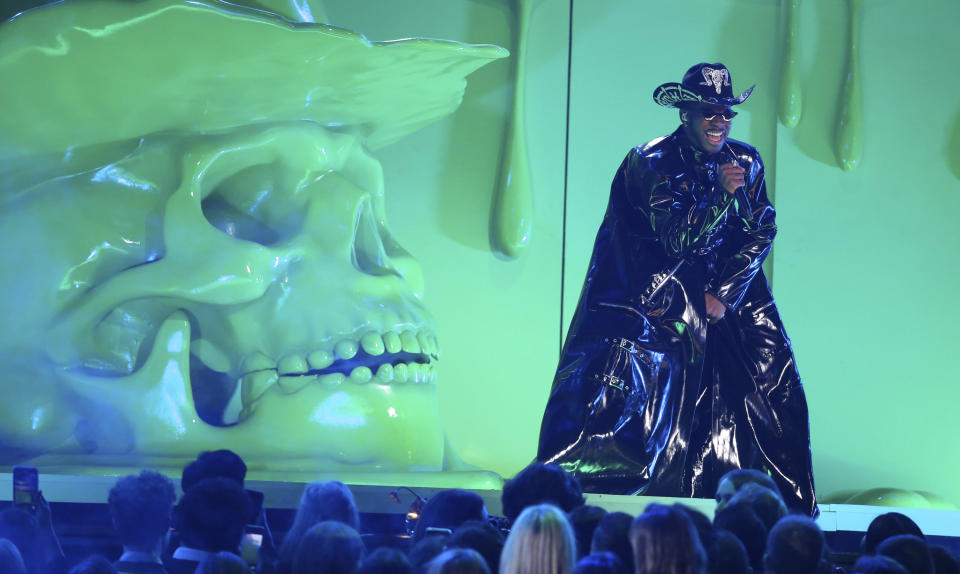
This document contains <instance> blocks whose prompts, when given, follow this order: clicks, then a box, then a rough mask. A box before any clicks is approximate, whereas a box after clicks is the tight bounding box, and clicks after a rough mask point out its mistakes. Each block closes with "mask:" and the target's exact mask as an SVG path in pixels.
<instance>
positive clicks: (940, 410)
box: [4, 0, 960, 504]
mask: <svg viewBox="0 0 960 574" xmlns="http://www.w3.org/2000/svg"><path fill="white" fill-rule="evenodd" d="M532 5H533V6H534V9H533V12H532V17H531V20H530V29H529V36H528V42H529V44H528V53H527V55H526V57H527V58H528V59H527V77H526V78H523V79H522V81H525V82H526V96H527V99H526V102H525V115H526V127H527V144H528V151H529V158H530V168H531V171H532V174H531V175H532V177H531V179H532V182H533V186H534V194H535V197H534V219H533V221H534V223H533V239H532V242H531V244H530V246H529V247H528V248H527V250H526V252H525V254H524V255H523V256H522V257H521V258H520V259H518V260H516V261H506V260H503V259H501V258H498V257H497V256H495V255H493V254H492V253H491V251H490V245H489V237H488V220H489V211H490V204H491V199H492V195H493V187H494V184H495V181H496V174H497V165H498V159H499V157H498V156H499V149H500V146H501V139H502V136H503V130H504V127H505V114H506V110H508V109H509V99H510V93H511V90H510V86H511V84H510V82H511V76H510V72H511V70H510V65H509V64H508V63H507V62H500V63H495V64H492V65H489V66H487V67H485V68H483V69H481V70H479V71H478V72H476V73H474V74H472V75H471V76H470V77H469V78H468V87H467V94H466V97H465V99H464V102H463V106H462V107H461V109H460V110H459V111H458V112H457V113H456V114H454V115H453V116H451V117H449V118H447V119H445V120H443V121H441V122H438V123H436V124H433V125H431V126H429V127H427V128H426V129H424V130H421V131H420V132H418V133H416V134H413V135H412V136H408V137H406V138H404V139H403V140H402V141H401V142H399V143H397V144H393V145H391V146H389V147H387V148H384V149H382V150H379V151H378V152H377V153H376V154H375V155H376V157H378V158H379V159H380V161H381V162H382V164H383V166H384V172H385V181H386V189H387V191H386V194H387V214H388V217H389V219H390V224H391V227H392V228H393V230H394V231H395V233H396V235H397V237H398V238H399V240H400V242H401V243H402V244H403V245H404V246H405V247H406V248H407V249H409V250H410V252H411V253H413V255H414V256H415V257H416V258H417V259H418V260H419V261H420V263H421V264H422V265H423V269H424V277H425V279H426V291H425V303H426V304H427V306H428V307H429V308H430V309H431V310H432V311H433V313H434V314H435V315H436V317H437V321H438V328H439V331H438V334H439V338H440V344H441V347H442V349H443V354H442V361H441V364H440V367H439V370H438V384H439V385H440V401H441V415H442V419H443V422H444V425H445V428H446V431H447V433H448V434H449V437H450V440H451V442H452V444H453V445H454V446H455V447H456V449H457V451H458V452H459V454H460V455H461V456H462V457H463V458H464V459H466V460H467V461H468V462H470V463H473V464H475V465H477V466H480V467H483V468H487V469H490V470H494V471H496V472H498V473H500V474H502V475H505V476H511V475H513V474H514V473H515V472H516V471H518V470H519V469H520V468H522V467H523V466H524V465H526V464H527V463H528V462H530V461H531V460H532V459H533V457H534V455H535V452H536V445H537V438H538V432H539V425H540V417H541V415H542V411H543V406H544V403H545V401H546V398H547V394H548V392H549V389H550V385H551V381H552V377H553V371H554V369H555V367H556V360H557V356H558V351H559V345H560V342H561V332H562V331H565V329H566V326H567V323H568V322H569V318H570V316H571V313H572V311H573V309H574V306H575V305H576V301H577V297H578V295H579V291H580V286H581V283H582V280H583V276H584V272H585V268H586V265H587V262H588V260H589V255H590V251H591V249H592V244H593V238H594V234H595V232H596V229H597V226H598V225H599V223H600V219H601V217H602V214H603V210H604V209H605V206H606V201H607V193H608V189H609V183H610V180H611V178H612V176H613V172H614V170H615V169H616V168H617V166H618V165H619V163H620V161H621V159H622V158H623V156H624V155H625V154H626V152H627V151H628V150H629V148H630V147H632V146H634V145H638V144H642V143H644V142H645V141H647V140H649V139H652V138H654V137H657V136H659V135H663V134H665V133H668V132H669V131H671V130H673V129H674V127H675V126H676V123H677V116H676V113H675V112H674V111H672V110H665V109H662V108H659V107H658V106H656V105H655V104H653V102H652V100H651V97H650V96H651V93H652V91H653V89H654V88H655V87H656V86H657V85H658V84H660V83H662V82H666V81H679V79H680V78H681V76H682V74H683V71H684V70H685V69H686V68H687V67H688V66H690V65H692V64H694V63H696V62H698V61H712V62H713V61H723V62H724V63H725V64H726V65H727V66H728V67H729V68H730V69H731V72H732V74H733V79H734V89H735V90H737V91H740V90H743V89H746V88H747V87H748V86H749V85H750V84H752V83H754V82H755V83H757V84H758V88H757V90H756V92H755V93H754V95H753V96H752V97H751V98H750V100H749V101H748V102H747V103H746V104H745V105H744V106H742V108H741V115H740V116H738V118H737V119H736V120H735V122H734V124H735V125H734V129H733V133H732V136H733V137H735V138H737V139H742V140H746V141H748V142H750V143H752V144H753V145H756V146H757V147H758V148H759V149H760V152H761V153H762V154H763V156H764V158H765V160H766V163H767V169H768V172H767V173H768V185H769V187H770V190H771V192H772V193H771V195H772V196H774V197H775V204H776V207H777V209H778V214H779V217H778V223H779V225H780V233H779V236H778V238H777V242H776V248H775V251H774V256H773V264H772V271H773V279H774V293H775V295H776V297H777V300H778V303H779V306H780V311H781V314H782V316H783V318H784V321H785V323H786V325H787V328H788V331H789V333H790V335H791V337H792V338H793V342H794V347H795V351H796V356H797V361H798V366H799V368H800V373H801V375H802V377H803V380H804V384H805V388H806V391H807V396H808V400H809V403H810V410H811V427H812V433H813V436H812V442H813V455H814V466H815V473H816V478H817V486H818V491H819V492H820V494H821V495H823V494H828V493H830V492H833V491H837V490H849V489H856V490H860V489H865V488H870V487H876V486H888V487H899V488H908V489H919V490H927V491H931V492H934V493H937V494H939V495H942V496H944V497H946V498H948V499H950V500H952V501H953V502H954V503H957V504H960V482H957V480H956V479H955V477H956V476H957V475H958V474H960V456H958V453H960V449H958V447H957V445H956V444H955V443H956V439H957V437H960V417H958V416H957V414H956V413H957V405H958V404H960V385H958V384H957V383H958V376H957V373H958V368H957V357H956V355H957V354H958V353H957V352H956V351H955V349H957V348H958V347H960V344H958V343H960V336H958V334H957V333H958V331H957V329H956V324H957V323H958V321H960V310H958V309H957V306H956V305H955V303H954V299H955V297H956V295H957V294H960V285H958V283H960V275H958V272H957V266H958V259H960V258H958V256H957V253H958V248H960V231H958V225H957V213H958V211H960V210H958V208H960V193H958V192H960V97H958V94H960V76H958V75H957V73H955V71H954V70H955V69H956V62H955V60H956V55H957V54H958V53H960V40H958V39H957V38H958V34H957V32H956V27H957V25H958V24H960V2H958V1H957V0H918V1H917V2H913V3H907V2H904V1H902V0H867V1H866V2H865V6H864V12H863V24H862V34H863V35H862V44H861V56H862V58H861V72H862V78H861V79H862V82H863V83H862V88H863V118H864V133H863V137H864V155H863V159H862V161H861V165H860V166H859V167H858V168H857V169H856V170H854V171H852V172H843V171H841V170H840V169H839V167H838V165H837V160H836V158H835V153H834V150H833V143H832V142H833V139H834V135H833V134H834V128H835V125H836V119H837V113H838V109H839V105H838V104H839V102H838V98H839V93H840V88H841V82H842V76H843V73H844V68H845V61H846V54H847V48H848V40H847V12H846V2H843V1H841V0H805V1H804V2H802V4H801V8H800V43H801V45H800V48H801V50H800V65H801V75H802V85H803V89H804V98H805V99H804V110H803V118H802V120H801V123H800V125H799V126H798V127H797V128H795V129H793V130H787V129H786V128H783V126H781V125H779V124H778V123H777V121H776V109H777V97H778V93H777V92H778V86H779V70H778V67H779V62H780V58H781V48H782V34H781V33H780V31H781V30H782V29H783V28H782V23H781V19H782V14H781V7H780V2H779V1H778V0H672V1H660V2H652V1H648V0H616V1H614V0H609V1H604V0H598V1H589V2H588V1H583V0H581V1H577V2H573V3H572V9H571V3H570V2H568V1H559V0H541V1H540V2H533V3H532ZM14 6H17V4H16V3H11V4H6V5H5V6H4V10H6V11H7V12H8V13H9V12H12V11H13V7H14ZM324 7H325V8H326V11H327V14H328V16H329V21H330V23H332V24H335V25H338V26H343V27H346V28H351V29H354V30H357V31H359V32H362V33H364V34H365V35H367V37H368V38H370V39H371V40H386V39H395V38H402V37H411V36H420V37H434V38H445V39H453V40H458V41H462V42H470V43H494V44H499V45H501V46H505V47H507V48H510V49H511V50H514V51H515V49H516V46H514V45H513V41H512V39H511V38H512V37H511V25H512V22H513V21H514V14H513V10H514V9H515V8H516V5H515V3H511V2H508V1H496V0H457V1H453V0H382V1H359V0H330V1H328V2H325V3H324ZM571 14H572V26H570V21H571ZM571 37H572V46H571V45H570V38H571ZM568 50H569V53H570V55H571V56H570V59H569V60H568ZM568 61H569V62H572V65H571V66H569V67H568ZM568 78H569V89H570V101H569V122H568V117H567V89H568ZM568 131H569V149H567V146H566V139H567V136H568ZM565 173H566V176H567V177H566V181H565ZM565 192H566V195H565ZM564 202H566V205H565V204H564Z"/></svg>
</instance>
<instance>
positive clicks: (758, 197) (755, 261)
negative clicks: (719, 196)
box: [708, 155, 777, 309]
mask: <svg viewBox="0 0 960 574" xmlns="http://www.w3.org/2000/svg"><path fill="white" fill-rule="evenodd" d="M749 172H750V174H751V176H752V177H751V178H750V179H749V181H750V182H751V184H750V187H749V188H748V189H746V190H745V191H746V193H745V194H744V196H745V199H746V200H747V203H748V205H741V204H740V203H742V202H738V204H737V205H736V209H735V210H731V214H730V215H731V218H732V220H731V221H730V222H729V223H730V224H732V223H734V222H736V224H737V225H739V226H740V227H741V230H742V232H743V234H744V237H746V240H745V241H744V242H743V244H742V245H741V246H740V248H739V249H738V250H737V252H735V253H734V254H733V255H731V256H730V257H729V258H728V259H727V260H726V261H725V262H723V264H722V265H721V267H720V273H719V275H718V279H717V280H716V282H715V283H714V285H715V288H711V289H708V291H709V292H710V293H711V294H713V295H714V296H716V297H717V298H718V299H720V300H721V301H722V302H723V303H724V305H726V306H727V307H729V308H731V309H736V308H738V307H739V306H740V303H741V302H742V301H743V296H744V294H745V293H746V292H747V287H749V286H750V282H751V281H753V278H754V277H756V275H757V272H758V271H760V268H761V266H762V265H763V260H764V259H766V257H767V253H769V252H770V246H771V245H772V244H773V238H774V236H776V234H777V224H776V221H775V219H776V213H775V211H774V209H773V206H772V205H770V200H769V199H767V186H766V182H765V181H764V170H763V162H762V161H761V159H760V156H759V155H758V156H756V157H755V158H753V162H752V165H751V166H750V171H749Z"/></svg>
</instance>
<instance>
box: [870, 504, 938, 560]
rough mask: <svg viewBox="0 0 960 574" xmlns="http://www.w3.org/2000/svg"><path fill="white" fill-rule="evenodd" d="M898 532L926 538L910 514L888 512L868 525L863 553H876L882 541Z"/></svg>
mask: <svg viewBox="0 0 960 574" xmlns="http://www.w3.org/2000/svg"><path fill="white" fill-rule="evenodd" d="M898 534H912V535H914V536H917V537H919V538H925V537H924V535H923V532H922V531H921V530H920V527H919V526H917V523H916V522H914V521H913V520H911V519H910V517H909V516H907V515H905V514H900V513H899V512H886V513H884V514H881V515H879V516H877V517H876V518H874V519H873V520H871V521H870V526H867V532H866V533H865V534H864V535H863V542H862V543H861V544H862V546H863V553H864V554H873V553H875V552H876V551H877V546H879V545H880V543H881V542H883V541H884V540H886V539H887V538H890V537H891V536H897V535H898Z"/></svg>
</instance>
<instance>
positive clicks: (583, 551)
mask: <svg viewBox="0 0 960 574" xmlns="http://www.w3.org/2000/svg"><path fill="white" fill-rule="evenodd" d="M606 515H607V511H606V510H604V509H602V508H600V507H599V506H588V505H583V506H578V507H577V508H574V509H573V510H571V511H570V512H568V513H567V519H569V520H570V526H572V527H573V535H574V536H575V537H576V538H577V557H578V558H583V557H584V556H586V555H587V554H590V543H591V541H592V540H593V531H594V530H596V529H597V525H598V524H600V519H602V518H603V517H604V516H606Z"/></svg>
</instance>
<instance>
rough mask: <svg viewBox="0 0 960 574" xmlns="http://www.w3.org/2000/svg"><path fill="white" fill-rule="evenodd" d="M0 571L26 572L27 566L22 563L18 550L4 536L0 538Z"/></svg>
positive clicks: (24, 573)
mask: <svg viewBox="0 0 960 574" xmlns="http://www.w3.org/2000/svg"><path fill="white" fill-rule="evenodd" d="M0 572H8V573H9V574H27V567H26V565H24V563H23V557H22V556H20V551H19V550H18V549H17V546H16V545H15V544H14V543H13V542H10V541H9V540H7V539H6V538H0Z"/></svg>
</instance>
